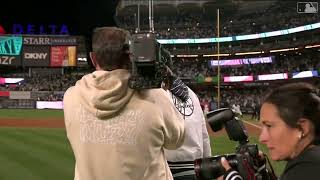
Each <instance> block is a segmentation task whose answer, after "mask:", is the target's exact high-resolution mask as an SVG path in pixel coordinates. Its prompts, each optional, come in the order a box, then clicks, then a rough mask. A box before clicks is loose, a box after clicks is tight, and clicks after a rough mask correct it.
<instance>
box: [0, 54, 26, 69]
mask: <svg viewBox="0 0 320 180" xmlns="http://www.w3.org/2000/svg"><path fill="white" fill-rule="evenodd" d="M0 65H5V66H20V65H21V57H20V56H13V55H0Z"/></svg>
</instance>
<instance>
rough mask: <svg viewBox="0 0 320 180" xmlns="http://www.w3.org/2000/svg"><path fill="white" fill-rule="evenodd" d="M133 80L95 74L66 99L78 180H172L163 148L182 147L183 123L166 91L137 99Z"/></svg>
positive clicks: (121, 72)
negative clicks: (130, 86) (132, 86)
mask: <svg viewBox="0 0 320 180" xmlns="http://www.w3.org/2000/svg"><path fill="white" fill-rule="evenodd" d="M129 76H130V75H129V73H128V71H127V70H123V69H119V70H114V71H95V72H93V73H91V74H88V75H85V76H84V77H83V78H82V79H81V80H79V81H78V82H77V83H76V85H75V86H73V87H71V88H69V89H68V90H67V92H66V93H65V96H64V116H65V125H66V130H67V136H68V139H69V141H70V144H71V146H72V149H73V152H74V155H75V159H76V165H75V178H74V179H75V180H129V179H130V180H149V179H150V180H168V179H172V175H171V173H170V170H169V168H168V165H167V163H166V159H165V156H164V150H163V148H164V147H165V148H168V149H176V148H178V147H179V146H181V144H182V142H183V139H184V122H183V119H182V118H181V116H180V115H179V114H178V112H177V111H176V109H175V107H174V106H173V104H172V103H171V102H170V99H169V98H168V97H167V95H166V92H165V91H164V90H162V89H152V90H147V91H146V92H143V93H137V92H135V91H134V90H132V89H130V88H128V78H129ZM156 98H157V99H156Z"/></svg>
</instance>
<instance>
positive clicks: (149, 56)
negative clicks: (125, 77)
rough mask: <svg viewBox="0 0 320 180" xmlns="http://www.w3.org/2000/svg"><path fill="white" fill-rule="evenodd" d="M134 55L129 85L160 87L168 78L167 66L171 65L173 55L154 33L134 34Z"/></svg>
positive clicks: (131, 41) (137, 87) (131, 49)
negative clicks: (164, 47) (158, 40)
mask: <svg viewBox="0 0 320 180" xmlns="http://www.w3.org/2000/svg"><path fill="white" fill-rule="evenodd" d="M129 45H130V52H131V53H132V55H133V59H132V73H131V78H130V79H129V87H130V88H132V89H150V88H160V87H161V83H162V82H163V81H164V80H165V79H166V78H167V69H166V66H168V67H171V64H172V61H171V55H170V53H169V52H168V51H166V50H165V49H163V48H162V46H161V44H160V43H158V42H157V40H156V37H155V34H154V33H150V32H147V33H137V34H133V35H132V38H131V40H130V44H129Z"/></svg>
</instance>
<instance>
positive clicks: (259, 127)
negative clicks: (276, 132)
mask: <svg viewBox="0 0 320 180" xmlns="http://www.w3.org/2000/svg"><path fill="white" fill-rule="evenodd" d="M243 122H245V123H247V124H249V125H251V126H254V127H256V128H258V129H262V127H261V126H258V125H255V124H253V123H250V122H248V121H243Z"/></svg>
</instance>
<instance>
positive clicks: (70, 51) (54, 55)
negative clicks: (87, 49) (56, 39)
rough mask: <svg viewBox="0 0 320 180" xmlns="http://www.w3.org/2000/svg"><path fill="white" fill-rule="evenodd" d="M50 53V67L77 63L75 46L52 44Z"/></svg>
mask: <svg viewBox="0 0 320 180" xmlns="http://www.w3.org/2000/svg"><path fill="white" fill-rule="evenodd" d="M50 54H51V58H50V59H51V60H50V66H51V67H61V66H76V65H77V64H76V62H77V54H76V46H52V47H51V53H50Z"/></svg>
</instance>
